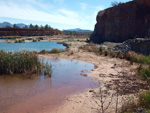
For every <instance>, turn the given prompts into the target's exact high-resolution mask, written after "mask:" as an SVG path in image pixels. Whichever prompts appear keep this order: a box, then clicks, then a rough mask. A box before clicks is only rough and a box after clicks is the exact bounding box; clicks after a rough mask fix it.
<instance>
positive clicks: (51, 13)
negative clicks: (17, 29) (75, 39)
mask: <svg viewBox="0 0 150 113" xmlns="http://www.w3.org/2000/svg"><path fill="white" fill-rule="evenodd" d="M115 1H117V2H128V1H130V0H115ZM112 2H114V0H0V23H2V22H10V23H12V24H16V23H24V24H27V25H29V24H30V23H32V24H33V25H35V24H38V25H45V24H49V25H50V26H51V27H53V28H57V29H60V30H63V29H74V28H81V29H89V30H94V26H95V24H96V15H97V13H98V12H99V11H101V10H104V9H106V8H108V7H111V3H112Z"/></svg>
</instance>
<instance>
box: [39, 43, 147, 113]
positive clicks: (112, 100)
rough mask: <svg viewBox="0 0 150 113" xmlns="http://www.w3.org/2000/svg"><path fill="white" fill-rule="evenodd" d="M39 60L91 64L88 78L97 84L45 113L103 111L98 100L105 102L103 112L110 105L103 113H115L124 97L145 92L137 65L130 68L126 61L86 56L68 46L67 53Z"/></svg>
mask: <svg viewBox="0 0 150 113" xmlns="http://www.w3.org/2000/svg"><path fill="white" fill-rule="evenodd" d="M78 45H79V44H78ZM40 56H42V57H49V58H54V59H68V60H78V61H84V62H88V63H92V64H94V65H95V69H94V70H92V71H91V72H90V74H88V76H91V77H93V80H95V81H97V82H99V83H100V86H99V87H98V88H95V89H88V90H86V91H83V93H80V94H75V95H71V96H70V97H67V98H66V101H65V102H64V104H63V105H61V106H60V107H58V108H56V109H55V110H53V111H51V110H47V111H46V112H45V113H70V112H71V113H96V112H98V111H101V109H102V107H101V103H102V102H101V100H100V98H101V97H102V99H103V101H104V102H103V103H104V109H105V108H106V107H107V106H108V105H109V104H110V106H109V107H108V109H106V110H105V112H106V113H115V110H116V108H119V107H121V105H122V104H123V102H124V99H125V97H128V96H131V95H136V94H137V93H138V92H139V91H141V90H144V89H145V84H146V82H144V81H142V80H141V79H140V78H139V77H138V76H137V75H136V73H135V70H136V68H137V66H138V65H136V64H134V65H130V63H129V62H127V61H126V60H122V59H116V58H110V57H104V56H100V55H96V54H95V53H92V52H85V51H83V50H79V49H78V48H77V46H71V48H70V49H69V51H68V52H64V53H60V54H50V55H40ZM117 100H118V101H117ZM116 103H118V104H116ZM116 105H117V107H116Z"/></svg>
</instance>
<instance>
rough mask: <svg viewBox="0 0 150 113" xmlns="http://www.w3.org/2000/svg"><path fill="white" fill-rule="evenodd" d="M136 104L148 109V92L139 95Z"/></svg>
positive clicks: (149, 105)
mask: <svg viewBox="0 0 150 113" xmlns="http://www.w3.org/2000/svg"><path fill="white" fill-rule="evenodd" d="M138 103H139V106H140V107H142V108H146V109H150V91H145V92H142V93H141V94H140V95H139V101H138Z"/></svg>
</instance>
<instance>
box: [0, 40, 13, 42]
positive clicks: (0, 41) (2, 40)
mask: <svg viewBox="0 0 150 113" xmlns="http://www.w3.org/2000/svg"><path fill="white" fill-rule="evenodd" d="M5 40H11V39H0V42H3V41H5Z"/></svg>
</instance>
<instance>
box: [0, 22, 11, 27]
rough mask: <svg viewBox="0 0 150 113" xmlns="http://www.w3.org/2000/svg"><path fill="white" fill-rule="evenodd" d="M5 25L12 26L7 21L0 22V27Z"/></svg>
mask: <svg viewBox="0 0 150 113" xmlns="http://www.w3.org/2000/svg"><path fill="white" fill-rule="evenodd" d="M7 26H10V27H12V26H13V25H12V24H11V23H9V22H3V23H0V28H4V27H7Z"/></svg>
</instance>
